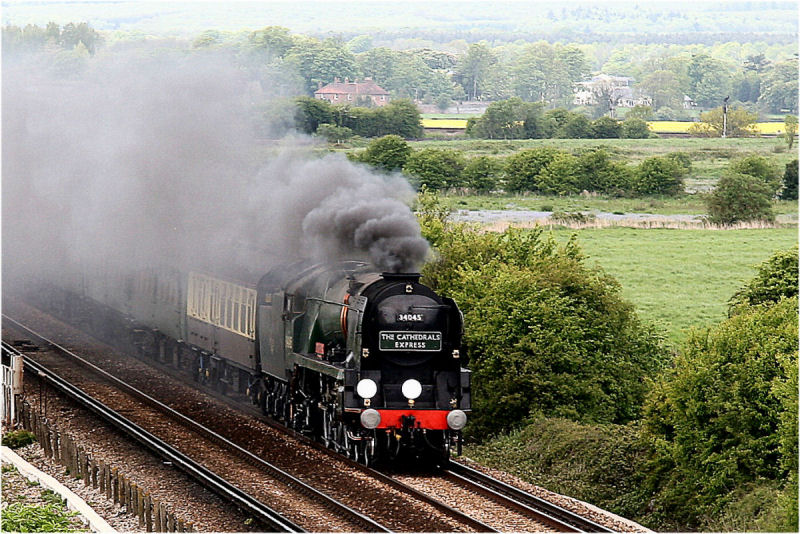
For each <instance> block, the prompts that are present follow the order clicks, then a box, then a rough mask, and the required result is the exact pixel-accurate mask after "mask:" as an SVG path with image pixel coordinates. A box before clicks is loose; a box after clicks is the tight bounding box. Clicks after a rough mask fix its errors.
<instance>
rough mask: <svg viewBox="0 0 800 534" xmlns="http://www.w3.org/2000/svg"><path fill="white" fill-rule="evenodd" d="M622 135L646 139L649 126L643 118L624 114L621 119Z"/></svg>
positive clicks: (627, 137) (629, 137) (626, 137)
mask: <svg viewBox="0 0 800 534" xmlns="http://www.w3.org/2000/svg"><path fill="white" fill-rule="evenodd" d="M629 115H630V114H629ZM622 137H624V138H625V139H647V138H648V137H650V128H649V127H648V126H647V122H645V121H644V120H643V119H640V118H638V117H630V116H626V117H625V120H624V121H622Z"/></svg>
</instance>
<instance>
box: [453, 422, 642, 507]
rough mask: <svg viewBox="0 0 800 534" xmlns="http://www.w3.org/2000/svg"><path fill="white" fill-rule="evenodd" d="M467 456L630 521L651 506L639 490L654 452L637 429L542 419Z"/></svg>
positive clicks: (472, 447)
mask: <svg viewBox="0 0 800 534" xmlns="http://www.w3.org/2000/svg"><path fill="white" fill-rule="evenodd" d="M466 454H467V455H468V456H469V457H470V458H471V459H473V460H475V461H478V462H480V463H482V464H483V465H488V466H489V467H493V468H496V469H500V470H502V471H506V472H508V473H511V474H513V475H516V476H518V477H520V478H522V479H523V480H526V481H528V482H530V483H532V484H537V485H539V486H542V487H545V488H547V489H549V490H550V491H555V492H557V493H561V494H563V495H569V496H571V497H574V498H576V499H580V500H582V501H586V502H590V503H592V504H594V505H596V506H599V507H601V508H603V509H605V510H609V511H611V512H614V513H617V514H620V515H622V516H624V517H637V516H640V515H642V512H643V509H644V508H645V505H644V504H643V503H645V504H646V502H647V496H646V495H642V496H640V495H639V492H640V489H639V488H640V487H641V480H642V477H643V473H644V466H645V463H646V461H647V459H648V458H649V456H650V447H649V446H648V444H646V443H645V442H644V441H643V440H641V439H639V430H638V427H636V426H633V425H628V426H621V425H610V424H606V425H584V424H580V423H576V422H573V421H569V420H567V419H556V418H544V417H541V418H537V419H535V420H533V421H532V422H530V423H529V424H527V425H526V426H525V427H524V428H522V429H520V430H517V431H513V432H511V433H509V434H506V435H503V436H498V437H497V438H495V439H493V440H491V441H488V442H486V443H485V444H483V445H468V446H467V449H466ZM637 519H638V517H637Z"/></svg>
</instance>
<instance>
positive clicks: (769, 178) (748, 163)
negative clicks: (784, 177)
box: [728, 156, 782, 193]
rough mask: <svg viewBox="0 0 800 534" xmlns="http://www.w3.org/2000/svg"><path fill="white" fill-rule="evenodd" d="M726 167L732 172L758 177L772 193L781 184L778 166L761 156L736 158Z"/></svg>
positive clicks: (775, 191)
mask: <svg viewBox="0 0 800 534" xmlns="http://www.w3.org/2000/svg"><path fill="white" fill-rule="evenodd" d="M728 169H729V170H730V171H732V172H738V173H741V174H749V175H750V176H753V177H755V178H760V179H761V180H762V181H763V182H764V183H765V184H767V185H769V186H770V188H771V189H772V190H773V193H777V191H778V189H780V187H781V185H782V184H781V179H780V174H779V171H778V168H777V167H775V166H774V165H772V164H771V163H770V162H769V161H767V158H765V157H763V156H747V157H746V158H742V159H738V160H736V161H734V162H733V163H731V164H730V166H729V167H728Z"/></svg>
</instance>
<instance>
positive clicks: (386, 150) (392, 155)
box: [358, 135, 411, 171]
mask: <svg viewBox="0 0 800 534" xmlns="http://www.w3.org/2000/svg"><path fill="white" fill-rule="evenodd" d="M410 155H411V147H410V146H409V145H408V143H407V142H406V140H405V139H403V138H402V137H400V136H398V135H385V136H383V137H381V138H379V139H375V140H373V141H370V143H369V145H367V149H366V150H365V151H364V152H362V153H361V154H360V155H359V156H358V161H361V162H362V163H367V164H369V165H372V166H373V167H376V168H378V169H382V170H384V171H399V170H401V169H402V168H403V165H405V164H406V161H408V156H410Z"/></svg>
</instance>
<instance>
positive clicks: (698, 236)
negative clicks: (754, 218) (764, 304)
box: [553, 228, 798, 342]
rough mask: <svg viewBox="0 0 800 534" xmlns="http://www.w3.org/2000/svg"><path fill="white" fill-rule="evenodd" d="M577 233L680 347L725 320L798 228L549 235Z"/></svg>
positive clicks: (561, 239) (560, 237) (645, 315)
mask: <svg viewBox="0 0 800 534" xmlns="http://www.w3.org/2000/svg"><path fill="white" fill-rule="evenodd" d="M573 233H577V235H578V239H579V243H580V245H581V247H582V249H583V250H584V252H585V254H586V255H587V256H588V257H589V258H588V260H587V261H588V264H589V265H594V264H599V265H600V266H601V267H602V268H603V269H604V270H605V271H606V272H608V273H609V274H611V275H613V276H614V277H615V278H616V279H617V280H619V282H620V284H621V285H622V293H623V295H624V296H625V297H626V298H627V299H629V300H630V301H631V302H633V303H634V304H635V305H636V308H637V310H638V311H639V314H640V316H641V317H642V318H643V319H645V320H648V321H652V322H656V323H657V324H659V325H661V326H662V327H663V328H664V329H665V330H666V332H667V334H668V336H669V339H670V341H672V342H679V341H680V340H682V339H684V338H685V336H686V331H687V329H689V328H690V327H693V326H706V325H710V324H713V323H716V322H718V321H721V320H722V319H724V318H725V317H726V313H727V305H726V302H727V300H728V299H729V298H730V297H731V296H732V295H733V293H734V292H735V291H736V290H737V289H738V288H739V287H741V286H742V285H743V283H744V282H745V281H746V280H749V279H750V278H751V277H752V276H753V275H754V274H755V273H756V269H755V266H756V265H758V264H759V263H760V262H762V261H763V260H765V259H767V258H768V257H769V256H770V255H771V254H772V253H773V252H775V251H776V250H780V249H786V248H789V247H791V246H792V245H794V244H796V243H797V238H798V234H797V229H796V228H779V229H766V230H654V229H648V230H641V229H633V228H603V229H586V230H578V231H575V230H553V234H554V236H555V237H556V239H558V241H559V242H564V241H566V240H567V239H568V238H569V236H570V235H572V234H573Z"/></svg>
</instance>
